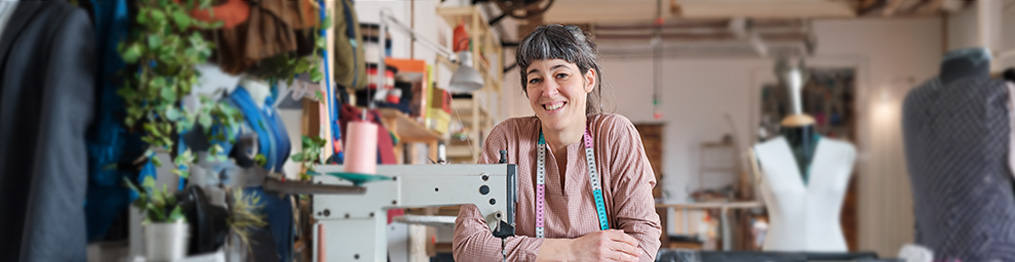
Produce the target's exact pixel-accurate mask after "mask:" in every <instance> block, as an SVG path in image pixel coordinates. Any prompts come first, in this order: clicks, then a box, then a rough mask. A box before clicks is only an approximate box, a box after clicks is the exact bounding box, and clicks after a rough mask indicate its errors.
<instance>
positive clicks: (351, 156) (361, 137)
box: [345, 121, 377, 174]
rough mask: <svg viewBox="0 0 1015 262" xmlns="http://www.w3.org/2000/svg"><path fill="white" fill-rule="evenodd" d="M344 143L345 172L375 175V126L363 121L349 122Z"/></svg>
mask: <svg viewBox="0 0 1015 262" xmlns="http://www.w3.org/2000/svg"><path fill="white" fill-rule="evenodd" d="M348 128H349V137H348V138H346V140H345V142H346V144H345V152H346V154H345V172H350V173H360V174H375V173H377V125H375V124H374V123H370V122H364V121H353V122H349V127H348Z"/></svg>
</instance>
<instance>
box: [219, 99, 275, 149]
mask: <svg viewBox="0 0 1015 262" xmlns="http://www.w3.org/2000/svg"><path fill="white" fill-rule="evenodd" d="M229 99H230V100H231V101H232V102H233V104H234V105H236V107H237V109H239V110H240V112H242V113H243V118H244V119H246V122H247V126H248V127H250V128H251V129H252V130H254V132H255V133H257V146H258V148H257V152H259V153H260V154H262V155H264V157H265V158H266V160H267V163H266V164H265V166H264V167H265V168H268V169H271V167H274V166H275V162H277V159H276V158H275V157H273V155H274V150H273V149H274V144H275V141H273V140H274V139H273V138H272V136H271V134H270V133H269V132H268V130H269V127H268V122H265V121H264V119H265V118H266V117H265V116H264V114H263V113H262V111H261V110H260V109H259V108H258V107H257V104H255V103H254V100H253V98H252V97H250V93H249V92H247V89H246V88H243V87H242V86H241V87H237V88H236V89H235V90H233V93H232V94H230V95H229Z"/></svg>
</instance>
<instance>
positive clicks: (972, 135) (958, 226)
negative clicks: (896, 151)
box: [902, 60, 1015, 261]
mask: <svg viewBox="0 0 1015 262" xmlns="http://www.w3.org/2000/svg"><path fill="white" fill-rule="evenodd" d="M987 61H989V60H987ZM987 64H989V62H988V63H987ZM1009 103H1010V101H1009V98H1008V89H1007V88H1005V84H1004V82H1003V81H1001V80H995V79H991V78H989V77H988V76H986V74H983V75H982V76H972V77H961V78H955V79H954V80H951V81H948V83H947V84H945V82H943V81H942V80H941V77H935V78H933V79H930V80H928V81H927V82H925V83H923V84H921V85H920V86H918V87H916V88H914V89H913V90H912V91H910V92H909V94H908V95H907V96H906V99H905V101H904V103H903V106H902V127H903V137H904V144H905V149H906V160H907V162H908V168H909V178H910V182H911V185H912V190H913V207H914V211H915V216H914V217H915V219H916V243H917V244H919V245H921V246H925V247H927V248H930V249H931V250H933V251H934V257H935V259H939V260H945V259H961V260H962V261H1015V249H1013V248H1012V247H1013V246H1015V190H1013V186H1015V180H1013V178H1012V173H1011V172H1012V171H1011V170H1009V168H1008V155H1009V154H1011V153H1012V152H1011V148H1010V144H1009V143H1010V141H1009V140H1011V133H1010V132H1011V131H1012V130H1011V128H1012V127H1011V126H1012V123H1011V119H1010V118H1009V114H1010V112H1009V111H1008V106H1009Z"/></svg>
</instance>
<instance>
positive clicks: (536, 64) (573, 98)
mask: <svg viewBox="0 0 1015 262" xmlns="http://www.w3.org/2000/svg"><path fill="white" fill-rule="evenodd" d="M527 70H528V71H527V72H525V74H526V76H527V78H528V80H527V81H528V82H527V83H526V88H527V91H526V92H527V95H528V97H529V105H530V106H532V111H535V112H536V116H537V117H539V120H541V121H542V122H543V127H544V128H548V129H552V130H556V131H559V130H563V129H565V128H567V127H569V126H574V125H579V126H581V125H582V120H584V119H585V104H586V98H588V96H587V94H588V93H589V92H592V88H593V87H595V84H596V83H595V81H596V78H595V75H596V72H595V70H594V69H589V70H588V72H586V73H585V74H584V75H582V73H581V71H580V70H579V69H578V66H577V65H575V64H573V63H568V62H567V61H565V60H563V59H547V60H536V61H532V64H530V65H529V67H528V69H527Z"/></svg>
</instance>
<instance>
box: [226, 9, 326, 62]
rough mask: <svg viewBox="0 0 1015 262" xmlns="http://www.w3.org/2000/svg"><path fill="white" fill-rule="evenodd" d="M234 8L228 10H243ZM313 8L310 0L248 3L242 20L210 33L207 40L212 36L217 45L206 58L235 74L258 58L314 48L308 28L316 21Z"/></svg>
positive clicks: (297, 53)
mask: <svg viewBox="0 0 1015 262" xmlns="http://www.w3.org/2000/svg"><path fill="white" fill-rule="evenodd" d="M227 4H229V3H228V2H227ZM236 4H237V3H234V4H232V5H236ZM238 4H245V3H238ZM235 8H236V10H231V12H238V11H237V10H242V9H243V8H242V7H241V6H235ZM317 10H318V7H317V5H316V4H315V3H313V1H312V0H298V1H289V0H262V1H259V2H257V4H256V5H252V6H249V17H248V18H247V19H246V22H244V23H242V24H238V25H237V26H236V27H233V28H223V29H219V30H216V31H214V32H211V34H213V35H212V37H210V39H216V40H215V42H216V45H218V46H219V48H218V49H217V50H216V53H215V54H214V57H212V58H211V59H210V60H209V61H212V62H215V63H217V64H218V65H219V66H221V67H222V71H225V72H227V73H230V74H239V73H243V72H246V71H247V70H248V69H250V68H251V67H254V66H255V65H256V63H257V62H258V61H260V60H261V59H265V58H270V57H272V56H276V55H279V54H282V53H287V52H295V53H296V55H307V54H309V52H310V50H312V49H313V47H314V39H315V37H314V32H310V30H309V29H311V28H313V27H314V26H315V25H317V23H318V21H319V16H318V15H317V13H318V11H317Z"/></svg>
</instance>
